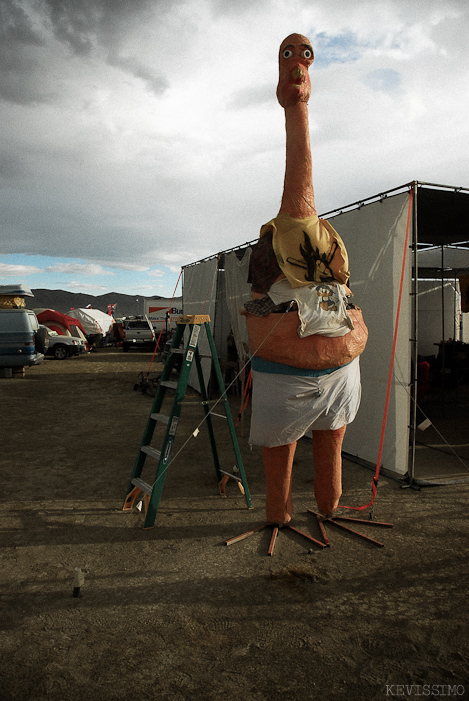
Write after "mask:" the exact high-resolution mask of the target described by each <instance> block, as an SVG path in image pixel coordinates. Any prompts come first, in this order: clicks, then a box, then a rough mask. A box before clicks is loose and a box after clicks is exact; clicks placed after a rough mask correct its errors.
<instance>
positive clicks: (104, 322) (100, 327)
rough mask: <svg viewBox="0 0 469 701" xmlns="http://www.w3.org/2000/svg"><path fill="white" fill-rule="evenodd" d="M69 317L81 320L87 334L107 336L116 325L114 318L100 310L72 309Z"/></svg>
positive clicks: (68, 313) (68, 314)
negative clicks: (114, 324)
mask: <svg viewBox="0 0 469 701" xmlns="http://www.w3.org/2000/svg"><path fill="white" fill-rule="evenodd" d="M67 316H72V317H73V318H74V319H79V320H80V321H81V323H82V325H83V328H84V329H85V331H86V333H87V334H95V333H102V334H103V336H105V335H106V334H107V333H108V331H109V329H110V328H111V326H112V325H113V323H114V319H113V317H112V316H110V315H109V314H105V313H104V312H101V311H100V310H99V309H71V310H70V311H69V312H67Z"/></svg>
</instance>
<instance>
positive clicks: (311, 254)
mask: <svg viewBox="0 0 469 701" xmlns="http://www.w3.org/2000/svg"><path fill="white" fill-rule="evenodd" d="M303 234H304V244H301V245H300V253H301V256H302V258H303V260H299V259H297V258H287V263H289V264H290V265H293V266H295V267H296V268H302V269H303V270H306V271H307V272H306V274H305V280H307V281H308V282H333V281H334V280H335V277H334V274H333V272H332V268H331V263H332V259H333V258H334V255H335V252H336V250H337V249H338V247H339V244H338V243H337V242H336V241H334V243H333V244H332V247H331V251H330V252H329V254H327V253H326V252H325V251H324V252H323V253H321V251H320V250H319V248H318V247H317V246H313V245H312V244H311V239H310V238H309V236H308V234H307V233H306V231H303Z"/></svg>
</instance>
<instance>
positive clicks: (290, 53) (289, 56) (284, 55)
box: [283, 49, 293, 58]
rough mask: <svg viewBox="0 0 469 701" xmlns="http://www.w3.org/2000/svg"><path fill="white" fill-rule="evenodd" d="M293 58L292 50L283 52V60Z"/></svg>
mask: <svg viewBox="0 0 469 701" xmlns="http://www.w3.org/2000/svg"><path fill="white" fill-rule="evenodd" d="M292 56H293V51H290V49H285V51H284V52H283V58H291V57H292Z"/></svg>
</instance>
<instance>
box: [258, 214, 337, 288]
mask: <svg viewBox="0 0 469 701" xmlns="http://www.w3.org/2000/svg"><path fill="white" fill-rule="evenodd" d="M270 231H272V232H273V236H272V245H273V248H274V252H275V255H276V257H277V262H278V264H279V266H280V268H281V270H282V272H283V273H284V274H285V276H286V278H287V280H288V282H289V283H290V285H291V286H292V287H301V286H303V285H307V284H308V283H311V282H333V281H334V282H339V283H340V284H346V283H347V281H348V279H349V277H350V272H349V269H348V255H347V250H346V248H345V245H344V242H343V241H342V239H341V238H340V236H339V234H338V233H337V231H335V229H334V228H333V227H332V226H331V225H330V224H329V222H328V221H326V220H325V219H319V218H318V216H317V215H314V216H312V217H307V218H306V219H299V218H298V219H297V218H295V217H290V215H289V214H283V213H282V214H279V215H277V216H276V217H275V219H272V220H271V221H270V222H268V223H267V224H264V225H263V226H262V227H261V233H260V237H261V238H262V237H263V236H265V234H267V233H269V232H270Z"/></svg>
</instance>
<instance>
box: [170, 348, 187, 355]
mask: <svg viewBox="0 0 469 701" xmlns="http://www.w3.org/2000/svg"><path fill="white" fill-rule="evenodd" d="M171 353H178V354H179V355H182V354H183V353H184V348H172V349H171Z"/></svg>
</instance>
